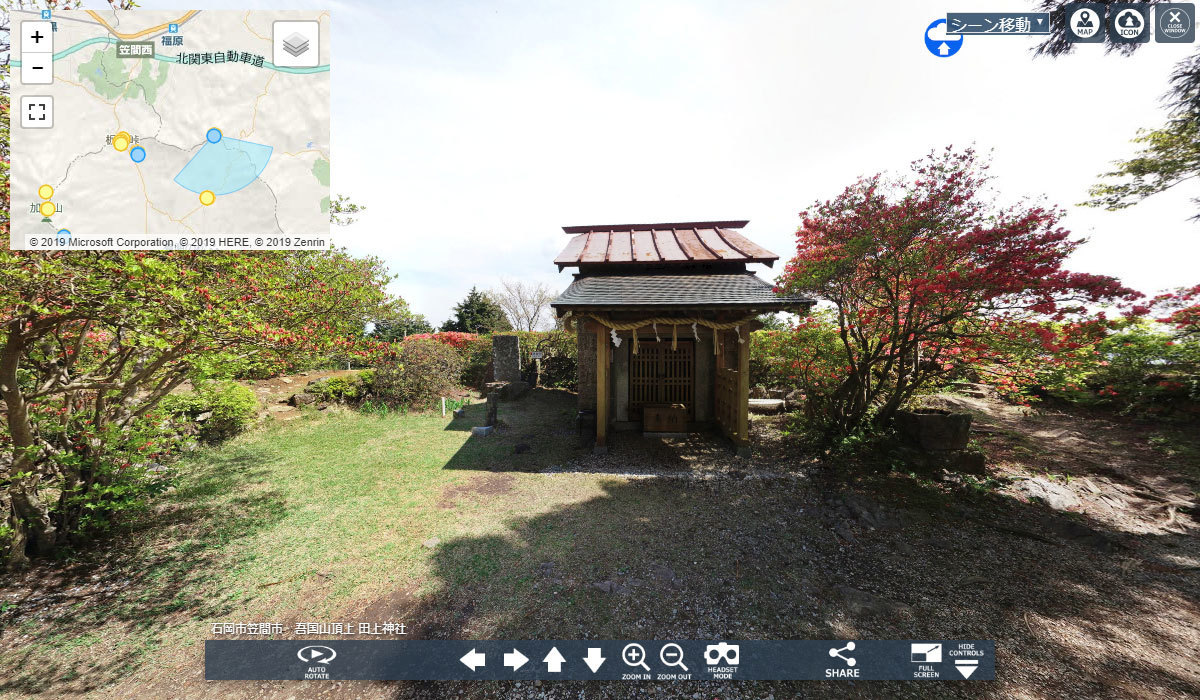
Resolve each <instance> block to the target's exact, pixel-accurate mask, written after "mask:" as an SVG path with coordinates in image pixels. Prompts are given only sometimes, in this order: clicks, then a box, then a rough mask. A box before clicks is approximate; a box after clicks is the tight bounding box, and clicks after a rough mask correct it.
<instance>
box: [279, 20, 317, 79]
mask: <svg viewBox="0 0 1200 700" xmlns="http://www.w3.org/2000/svg"><path fill="white" fill-rule="evenodd" d="M320 42H321V24H320V23H319V22H315V21H309V20H279V21H277V22H275V23H273V24H272V25H271V46H272V52H271V62H272V63H274V64H275V65H276V66H285V67H288V68H315V67H316V65H317V61H318V59H319V58H320V56H321V51H320Z"/></svg>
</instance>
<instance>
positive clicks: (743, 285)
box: [550, 272, 816, 311]
mask: <svg viewBox="0 0 1200 700" xmlns="http://www.w3.org/2000/svg"><path fill="white" fill-rule="evenodd" d="M815 303H816V301H815V300H813V299H809V298H808V297H800V296H780V295H778V294H776V293H775V291H774V287H772V286H771V284H770V283H768V282H765V281H763V280H762V279H760V278H759V277H758V276H756V275H754V274H753V273H750V272H739V273H730V274H690V275H671V274H665V275H658V274H648V275H586V276H581V277H578V278H577V279H576V280H575V281H574V282H572V283H571V286H570V287H567V289H566V291H564V292H563V293H562V294H560V295H559V296H558V298H557V299H555V300H554V301H552V302H550V305H551V306H554V307H561V308H563V309H566V308H572V307H585V306H586V307H631V306H635V307H646V306H689V307H729V306H738V307H750V308H755V309H761V310H762V311H772V310H785V309H793V308H797V307H809V306H812V305H813V304H815Z"/></svg>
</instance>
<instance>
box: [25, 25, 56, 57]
mask: <svg viewBox="0 0 1200 700" xmlns="http://www.w3.org/2000/svg"><path fill="white" fill-rule="evenodd" d="M41 51H47V52H50V53H54V28H53V27H52V26H50V22H45V21H42V20H38V21H34V22H22V23H21V58H22V59H24V58H25V54H27V53H36V52H41Z"/></svg>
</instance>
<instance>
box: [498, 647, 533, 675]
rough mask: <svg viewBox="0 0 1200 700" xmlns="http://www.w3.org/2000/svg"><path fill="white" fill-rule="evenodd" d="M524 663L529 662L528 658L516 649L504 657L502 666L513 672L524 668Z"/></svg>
mask: <svg viewBox="0 0 1200 700" xmlns="http://www.w3.org/2000/svg"><path fill="white" fill-rule="evenodd" d="M526 661H529V657H528V656H525V655H524V654H522V653H521V652H519V651H517V650H516V649H513V650H512V651H510V652H508V653H506V654H505V655H504V665H505V666H508V667H509V668H511V669H512V670H514V671H515V670H517V669H518V668H521V667H522V666H524V665H525V662H526Z"/></svg>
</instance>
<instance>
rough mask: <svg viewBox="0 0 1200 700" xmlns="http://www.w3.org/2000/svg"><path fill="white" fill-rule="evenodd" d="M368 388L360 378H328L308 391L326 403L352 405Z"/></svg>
mask: <svg viewBox="0 0 1200 700" xmlns="http://www.w3.org/2000/svg"><path fill="white" fill-rule="evenodd" d="M368 388H369V385H364V383H363V380H362V378H361V377H353V376H351V377H328V378H326V379H325V380H323V381H321V382H319V383H317V384H315V385H313V386H311V387H309V388H308V391H309V393H312V394H316V395H318V396H320V397H321V398H323V399H325V400H327V401H335V402H340V403H354V402H356V401H358V400H359V399H362V398H363V397H364V396H365V395H366V393H367V389H368Z"/></svg>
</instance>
